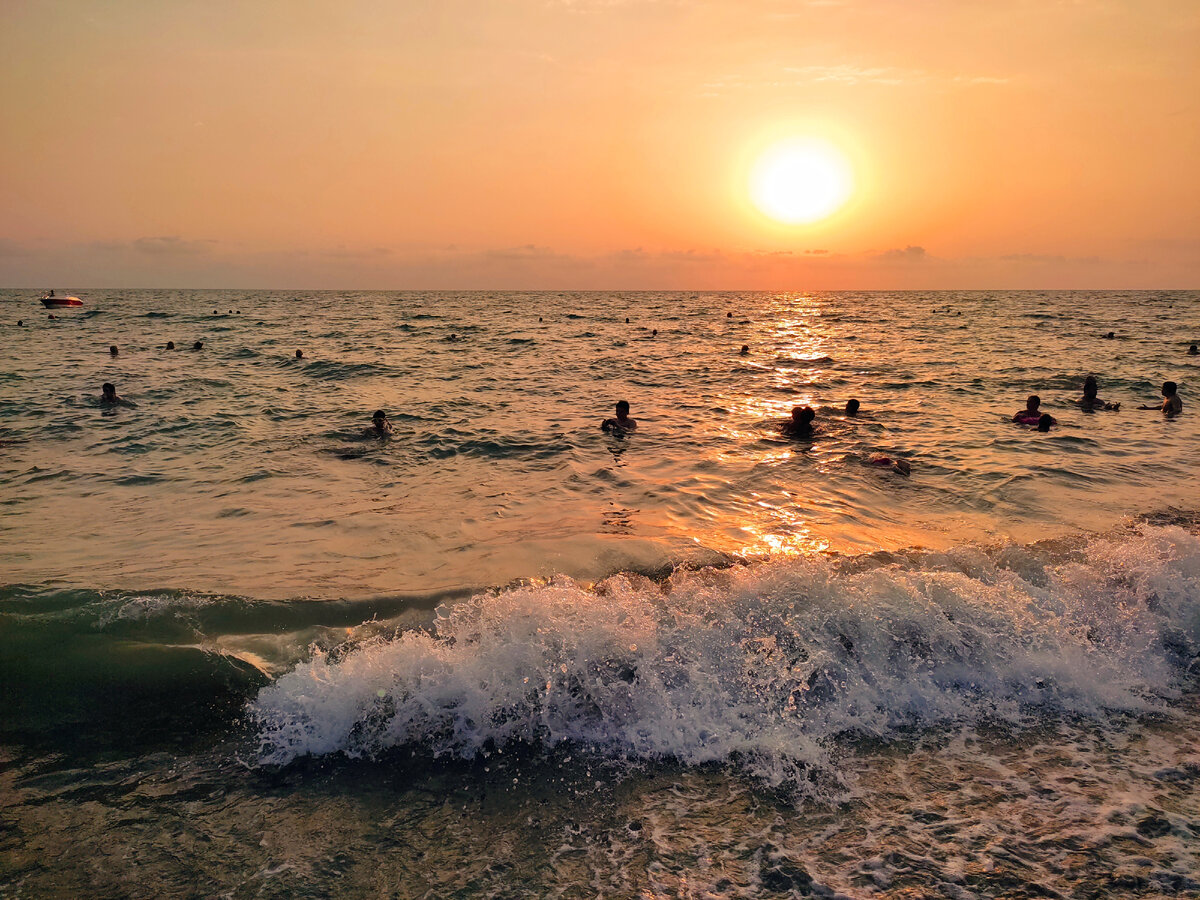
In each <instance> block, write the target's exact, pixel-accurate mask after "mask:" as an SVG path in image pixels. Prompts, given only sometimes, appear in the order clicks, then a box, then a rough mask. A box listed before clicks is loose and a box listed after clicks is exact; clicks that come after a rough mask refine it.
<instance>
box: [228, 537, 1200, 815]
mask: <svg viewBox="0 0 1200 900" xmlns="http://www.w3.org/2000/svg"><path fill="white" fill-rule="evenodd" d="M1048 552H1050V551H1039V550H1038V549H1037V548H1026V547H1018V546H1010V547H1007V548H1002V549H1000V550H997V551H993V552H991V553H985V552H984V551H982V550H979V549H975V548H970V547H964V548H959V549H957V550H955V551H952V552H948V553H928V554H920V553H916V552H912V553H909V554H899V555H891V554H881V555H879V556H868V557H860V558H856V559H849V560H838V559H830V558H825V557H804V558H795V559H780V560H774V561H770V562H767V563H763V564H759V565H752V566H748V567H737V568H734V569H728V570H723V571H716V570H700V571H697V572H683V573H677V574H676V575H674V576H672V577H671V578H670V579H669V580H668V581H667V582H666V583H665V584H661V585H660V584H655V583H653V582H649V581H647V580H645V579H641V578H637V577H627V576H615V577H613V578H610V579H608V580H606V581H605V582H603V583H601V584H600V585H599V586H597V587H596V588H594V589H592V588H589V587H588V586H586V585H581V584H578V583H575V582H573V581H571V580H569V579H557V580H554V581H552V582H550V583H548V584H538V585H529V586H522V587H518V588H514V589H510V590H506V591H502V592H499V593H492V594H484V595H479V596H476V597H475V598H473V599H472V600H471V601H470V602H468V603H464V604H461V605H458V606H455V607H453V608H451V609H444V610H442V612H441V615H440V618H439V620H438V621H437V623H436V628H435V630H434V631H433V632H432V633H426V632H408V633H404V634H402V635H400V636H399V637H396V638H391V639H389V638H382V637H379V638H374V639H371V640H369V641H366V642H364V643H363V644H361V645H358V646H353V647H348V648H346V649H345V651H344V652H340V653H324V652H317V653H315V654H314V655H313V657H312V659H311V660H309V661H307V662H304V663H302V664H300V665H298V666H297V667H296V668H295V669H294V670H293V671H291V672H289V673H288V674H286V675H284V676H283V677H281V678H279V679H278V680H277V681H276V682H274V683H273V684H271V685H269V686H267V687H265V688H263V690H261V691H260V692H259V694H258V696H257V698H256V699H255V701H254V702H253V703H252V704H251V707H250V712H251V715H252V717H253V719H254V721H255V722H256V723H257V726H258V729H259V739H260V754H259V755H260V759H261V760H262V761H263V762H264V763H273V764H286V763H289V762H291V761H292V760H294V759H296V758H297V757H300V756H304V755H322V754H329V753H342V754H345V755H347V756H351V757H359V756H371V755H374V754H377V753H380V752H382V751H384V750H386V749H388V748H391V747H397V746H404V745H413V746H423V747H425V748H427V749H428V750H429V751H431V752H432V753H434V754H435V755H450V756H460V757H471V756H473V755H475V754H478V753H481V752H486V751H487V750H489V748H494V747H504V746H506V745H521V744H525V745H528V744H534V745H541V746H544V747H553V746H556V745H559V744H563V743H569V744H574V745H580V746H582V747H585V748H588V749H590V750H591V751H593V752H596V753H598V754H601V755H604V756H609V757H614V758H618V759H620V758H629V757H633V758H637V759H646V760H654V759H674V760H677V761H680V762H683V763H685V764H703V763H712V762H721V763H729V762H736V763H737V765H739V766H741V767H742V768H744V769H745V770H747V771H748V772H750V773H752V774H753V775H755V776H757V777H759V778H761V779H763V780H764V781H766V782H767V783H768V784H772V785H777V786H787V787H789V788H791V789H793V790H795V791H797V792H799V793H801V794H805V793H808V792H811V791H814V790H816V788H815V787H814V786H813V785H814V783H815V780H814V779H813V778H811V777H810V776H811V775H812V774H813V773H814V772H820V771H824V772H826V773H827V774H828V773H829V772H831V771H833V772H835V778H834V780H836V766H835V765H834V763H833V762H832V759H833V755H832V754H831V750H832V749H833V746H834V743H833V742H834V741H836V740H837V739H839V737H840V736H846V735H850V736H870V737H873V738H877V739H885V740H886V739H890V738H895V737H899V736H902V735H903V734H904V733H906V730H907V729H910V728H912V727H914V726H915V727H940V726H944V725H947V724H955V723H964V724H972V723H975V724H978V723H982V722H986V721H996V720H1000V721H1005V722H1009V723H1013V724H1018V725H1019V724H1024V723H1027V722H1029V721H1031V718H1033V717H1035V716H1036V715H1037V714H1038V713H1039V712H1049V713H1051V714H1061V715H1090V716H1103V715H1105V714H1106V713H1107V712H1109V711H1114V710H1116V711H1123V712H1146V711H1154V710H1160V709H1162V708H1163V704H1164V702H1165V701H1166V699H1168V698H1170V697H1172V696H1174V695H1175V692H1176V690H1177V688H1178V685H1179V683H1180V680H1181V679H1183V678H1187V677H1190V676H1188V675H1187V674H1186V673H1187V668H1188V666H1191V667H1192V668H1195V667H1196V666H1197V665H1198V661H1200V656H1198V654H1200V539H1197V537H1195V536H1194V535H1191V534H1189V533H1187V532H1185V531H1183V530H1181V529H1179V528H1173V527H1166V528H1163V527H1155V526H1149V525H1145V526H1142V527H1141V528H1140V530H1139V531H1138V532H1137V533H1134V534H1131V535H1129V536H1127V537H1120V538H1112V539H1098V540H1094V541H1093V542H1092V543H1091V544H1090V545H1089V546H1088V547H1087V548H1086V550H1085V551H1084V552H1082V553H1080V554H1071V553H1065V554H1063V553H1060V554H1059V555H1057V556H1055V555H1053V554H1051V555H1049V556H1047V555H1046V553H1048ZM1034 720H1036V719H1034ZM819 780H822V779H816V781H819Z"/></svg>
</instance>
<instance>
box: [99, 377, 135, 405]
mask: <svg viewBox="0 0 1200 900" xmlns="http://www.w3.org/2000/svg"><path fill="white" fill-rule="evenodd" d="M100 403H101V405H103V406H128V407H130V408H131V409H137V404H136V403H134V402H133V401H132V400H126V399H125V398H124V397H118V396H117V388H116V386H115V385H113V384H110V383H109V382H107V381H106V382H104V384H103V385H101V386H100Z"/></svg>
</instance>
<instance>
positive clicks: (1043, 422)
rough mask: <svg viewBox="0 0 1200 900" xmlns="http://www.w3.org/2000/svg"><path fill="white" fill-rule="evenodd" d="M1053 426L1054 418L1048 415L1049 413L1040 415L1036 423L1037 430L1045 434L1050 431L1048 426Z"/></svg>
mask: <svg viewBox="0 0 1200 900" xmlns="http://www.w3.org/2000/svg"><path fill="white" fill-rule="evenodd" d="M1054 424H1056V423H1055V421H1054V416H1052V415H1050V414H1049V413H1042V414H1041V416H1040V417H1039V418H1038V421H1037V430H1038V431H1040V432H1042V433H1043V434H1045V433H1046V432H1047V431H1049V430H1050V426H1051V425H1054Z"/></svg>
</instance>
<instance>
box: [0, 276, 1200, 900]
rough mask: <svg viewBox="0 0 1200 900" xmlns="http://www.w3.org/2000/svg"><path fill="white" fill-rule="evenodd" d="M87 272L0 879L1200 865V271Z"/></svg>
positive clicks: (712, 875) (7, 754)
mask: <svg viewBox="0 0 1200 900" xmlns="http://www.w3.org/2000/svg"><path fill="white" fill-rule="evenodd" d="M70 293H75V294H78V295H79V296H80V297H81V298H83V299H84V301H85V306H84V307H83V308H82V309H81V310H62V311H55V315H56V316H58V317H59V318H58V319H56V320H50V319H49V318H48V317H47V316H48V313H47V312H46V311H44V310H40V309H39V308H38V306H37V305H36V296H35V295H34V294H33V293H32V292H15V291H7V292H0V308H3V311H4V316H3V319H2V321H0V354H2V357H0V358H3V359H4V360H5V366H4V367H3V371H2V372H0V442H2V444H3V445H2V447H0V450H2V451H3V454H4V455H3V458H2V466H0V479H2V480H3V482H4V488H5V489H4V492H3V506H2V507H0V542H2V546H3V551H2V553H3V556H2V559H3V570H2V586H0V627H2V628H3V632H4V635H5V640H4V645H3V649H2V650H0V676H2V683H3V685H4V687H3V694H2V697H3V704H4V709H3V713H4V715H3V726H2V734H0V738H2V740H3V744H4V747H5V749H4V751H3V754H4V755H3V760H4V762H3V778H4V789H3V797H4V799H3V800H2V801H0V803H2V804H3V807H4V808H3V821H4V823H5V830H4V831H3V832H0V888H2V890H3V891H5V892H7V893H9V894H12V895H14V896H20V895H28V896H59V895H62V896H66V895H68V894H72V893H77V892H78V891H85V892H86V890H87V886H88V885H92V886H95V885H99V886H100V887H99V888H98V889H97V890H98V892H99V895H105V896H107V895H121V896H163V895H175V894H179V895H200V896H207V895H229V896H263V895H266V896H308V895H311V896H329V895H334V894H336V895H367V896H376V895H379V896H451V895H453V896H518V895H519V896H581V897H582V896H613V897H625V896H789V895H797V894H799V895H802V894H804V893H805V892H809V893H813V892H815V893H817V894H822V893H824V895H832V894H836V893H839V892H840V893H842V894H844V895H846V896H852V897H860V896H897V897H899V896H926V895H929V896H1019V895H1024V896H1044V895H1048V894H1049V892H1050V891H1057V892H1058V893H1059V894H1060V895H1075V894H1077V893H1078V894H1080V895H1082V894H1083V893H1086V892H1089V891H1090V892H1091V893H1090V894H1089V895H1093V896H1129V895H1132V894H1139V893H1141V894H1147V895H1150V894H1153V892H1155V891H1157V892H1159V893H1172V892H1174V893H1179V892H1185V893H1186V892H1187V891H1192V892H1195V890H1196V889H1197V881H1200V877H1197V874H1196V857H1195V850H1194V840H1191V837H1190V836H1191V835H1193V834H1194V833H1195V832H1196V831H1197V829H1200V807H1197V802H1196V792H1195V790H1194V785H1195V779H1196V778H1197V777H1200V757H1197V755H1196V751H1195V749H1194V742H1193V741H1192V739H1191V737H1190V735H1192V734H1194V730H1195V727H1196V726H1197V724H1200V723H1198V720H1197V717H1196V707H1195V696H1196V694H1195V687H1196V682H1195V679H1196V677H1197V674H1200V672H1198V670H1200V664H1198V663H1197V659H1198V658H1200V588H1198V585H1200V541H1198V540H1197V538H1196V537H1195V534H1196V531H1197V527H1196V524H1197V520H1196V513H1195V509H1196V506H1197V504H1196V502H1195V485H1196V483H1197V481H1196V478H1197V475H1198V474H1200V471H1198V470H1200V460H1198V458H1197V457H1196V455H1195V448H1196V446H1197V437H1200V418H1198V417H1197V416H1196V415H1195V406H1194V402H1195V398H1194V392H1195V386H1196V384H1197V379H1196V378H1195V377H1194V376H1195V374H1196V373H1197V371H1198V370H1200V358H1197V357H1189V356H1187V355H1186V353H1185V351H1186V349H1187V346H1188V344H1189V343H1192V342H1194V341H1195V340H1197V338H1198V336H1200V294H1198V293H1195V292H1191V293H1186V292H1185V293H1181V292H1137V293H1083V292H1072V293H1053V292H1049V293H1046V292H995V293H961V294H960V293H939V294H917V293H903V294H885V293H875V294H814V295H808V294H690V293H689V294H662V293H655V294H614V293H610V294H558V293H541V294H513V293H508V294H486V293H477V294H420V293H418V294H407V293H400V292H395V293H350V294H346V293H340V294H339V293H321V294H294V293H287V292H234V291H225V292H186V291H157V292H156V291H86V290H72V291H70ZM730 314H731V315H730ZM627 317H628V319H629V322H628V323H627V322H626V321H625V320H626V318H627ZM17 319H23V320H24V322H25V324H24V326H22V327H17V326H16V324H15V323H16V321H17ZM1109 331H1112V332H1114V333H1115V336H1114V338H1113V339H1111V340H1108V339H1105V338H1103V337H1102V335H1104V334H1105V333H1107V332H1109ZM451 335H454V336H455V337H456V339H455V340H448V338H449V337H450V336H451ZM169 340H170V341H174V343H175V345H176V346H177V347H179V348H181V349H179V350H175V351H168V350H165V349H164V345H165V344H166V342H167V341H169ZM195 341H202V342H203V343H204V348H203V349H202V350H199V351H192V350H190V349H182V348H190V347H191V346H192V344H193V342H195ZM114 344H115V345H117V346H118V348H119V354H118V355H117V356H116V357H113V356H111V355H110V353H109V349H108V348H109V346H110V345H114ZM742 345H746V346H747V347H748V348H749V351H748V353H746V354H745V355H743V354H741V353H740V352H739V349H740V348H741V346H742ZM297 349H301V350H302V351H303V353H304V358H303V359H297V358H295V351H296V350H297ZM1087 374H1095V375H1096V376H1097V377H1098V379H1099V381H1100V394H1101V396H1102V397H1103V398H1104V399H1106V400H1109V401H1113V402H1120V403H1121V409H1120V410H1119V411H1116V412H1098V413H1085V412H1082V411H1080V410H1079V409H1078V408H1077V407H1076V406H1074V405H1073V404H1072V403H1071V400H1072V399H1073V398H1075V397H1077V396H1078V395H1079V388H1080V385H1081V383H1082V380H1083V378H1084V376H1086V375H1087ZM1165 380H1174V381H1176V382H1178V383H1179V385H1180V393H1181V395H1182V397H1183V402H1184V413H1183V415H1181V416H1179V417H1177V418H1175V419H1165V418H1164V417H1163V416H1162V415H1161V414H1160V413H1158V412H1155V411H1140V410H1137V409H1136V407H1137V406H1138V405H1139V404H1141V403H1152V402H1154V401H1155V400H1156V399H1157V398H1158V388H1159V386H1160V385H1161V383H1162V382H1163V381H1165ZM105 381H108V382H112V383H114V384H115V385H116V386H117V390H118V392H119V393H120V394H121V395H122V396H123V397H124V398H126V399H128V400H131V401H133V402H134V403H136V404H137V405H136V407H124V406H122V407H115V408H110V407H105V406H103V405H102V404H100V403H99V402H98V398H99V393H100V384H101V383H102V382H105ZM1029 393H1037V394H1039V395H1040V396H1041V398H1042V405H1043V407H1044V408H1045V409H1046V411H1048V412H1050V413H1051V414H1053V415H1054V416H1055V417H1056V418H1057V419H1058V421H1059V425H1058V426H1056V427H1055V428H1054V429H1052V430H1051V432H1050V433H1049V434H1039V433H1037V432H1035V431H1031V430H1030V429H1027V428H1023V427H1020V426H1017V425H1014V424H1012V422H1011V421H1010V419H1011V416H1012V414H1013V413H1014V412H1015V411H1016V410H1018V409H1020V408H1022V407H1023V406H1024V400H1025V397H1026V395H1027V394H1029ZM850 397H855V398H858V399H859V400H860V401H861V402H862V410H861V412H860V414H859V415H858V416H855V417H848V416H846V415H845V414H844V413H843V412H842V408H843V406H844V404H845V401H846V400H847V399H849V398H850ZM617 399H626V400H628V401H629V402H630V404H631V406H632V414H633V415H634V416H635V417H636V418H637V419H638V421H639V423H640V425H639V428H638V430H637V432H636V433H634V434H631V435H628V436H625V437H614V436H611V435H607V434H605V433H603V432H601V431H600V429H599V428H598V424H599V422H600V420H601V419H602V418H604V417H606V416H609V415H611V414H612V405H613V403H614V402H615V401H616V400H617ZM798 404H799V405H811V406H813V407H814V408H816V409H817V411H818V415H817V424H818V430H817V433H816V435H815V436H814V438H813V439H812V440H804V441H801V440H794V439H788V438H785V437H784V436H782V435H781V434H780V433H779V432H778V429H777V425H778V423H779V422H780V421H781V420H782V419H783V418H784V417H786V415H787V414H788V412H789V411H790V409H791V408H792V406H794V405H798ZM377 408H382V409H384V410H386V411H387V412H388V414H389V416H390V418H391V421H392V423H393V426H394V429H395V433H394V435H393V436H392V437H391V438H390V439H387V440H379V439H373V438H365V437H364V436H363V434H362V429H363V428H364V427H365V426H367V425H368V424H369V420H370V415H371V413H372V412H373V411H374V410H375V409H377ZM879 455H887V456H889V457H892V458H903V459H906V460H908V461H909V462H911V464H912V474H911V476H910V477H907V478H906V477H903V476H902V475H900V474H897V473H895V472H892V471H891V470H890V469H888V468H885V467H876V466H872V465H870V462H871V460H872V458H874V457H876V456H879ZM1018 823H1019V824H1018ZM68 847H81V848H82V852H79V851H73V852H72V855H71V856H70V858H67V859H63V860H61V861H59V860H58V859H57V855H58V853H60V852H64V851H65V850H66V849H67V848H68ZM111 858H118V859H121V860H123V862H122V864H121V865H117V866H112V865H106V864H104V863H103V862H102V861H103V860H105V859H111ZM1138 860H1141V861H1140V862H1139V861H1138ZM1189 885H1190V887H1189ZM905 890H912V891H917V892H918V893H917V894H908V895H906V894H904V893H903V892H904V891H905ZM1022 891H1023V892H1024V894H1021V892H1022ZM1039 891H1041V893H1039ZM920 892H925V893H920ZM956 892H957V893H956Z"/></svg>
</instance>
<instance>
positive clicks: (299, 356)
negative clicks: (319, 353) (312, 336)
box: [296, 350, 304, 359]
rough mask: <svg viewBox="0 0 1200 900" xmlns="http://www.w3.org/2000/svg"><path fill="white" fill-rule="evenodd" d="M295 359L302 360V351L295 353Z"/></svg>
mask: <svg viewBox="0 0 1200 900" xmlns="http://www.w3.org/2000/svg"><path fill="white" fill-rule="evenodd" d="M296 359H304V351H303V350H297V351H296Z"/></svg>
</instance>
